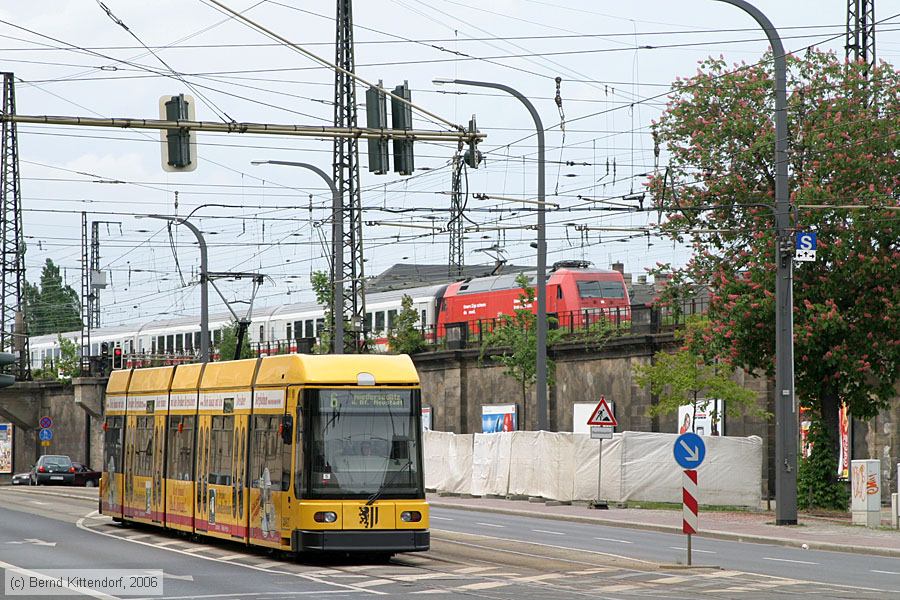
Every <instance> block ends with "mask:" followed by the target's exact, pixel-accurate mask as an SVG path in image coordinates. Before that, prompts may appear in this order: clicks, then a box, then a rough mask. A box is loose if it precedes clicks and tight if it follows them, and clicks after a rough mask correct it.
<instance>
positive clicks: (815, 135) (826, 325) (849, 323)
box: [649, 51, 900, 484]
mask: <svg viewBox="0 0 900 600" xmlns="http://www.w3.org/2000/svg"><path fill="white" fill-rule="evenodd" d="M737 67H738V68H735V69H732V68H730V67H728V66H727V65H726V64H725V62H724V61H722V60H719V59H709V60H707V61H705V62H703V63H702V64H701V65H700V69H699V70H698V72H697V74H696V75H694V76H693V77H690V78H688V79H686V80H678V81H676V82H675V84H674V87H675V91H674V93H673V94H672V96H671V98H670V102H669V103H668V105H667V109H666V111H665V112H664V114H663V116H662V118H661V120H660V122H659V123H657V124H654V136H655V139H656V141H657V142H658V143H659V144H660V145H664V146H665V147H666V149H667V150H668V153H669V167H668V169H667V170H666V172H665V173H662V172H661V173H659V174H658V175H656V176H653V177H651V179H650V181H649V189H650V191H651V193H652V196H653V199H654V202H655V205H656V208H658V209H659V210H660V211H661V212H662V213H663V214H664V215H665V216H666V217H667V219H666V222H665V224H664V225H663V227H664V230H665V231H666V232H667V233H668V234H669V235H670V236H671V237H673V238H675V239H678V240H683V241H688V242H691V243H693V245H694V249H695V252H694V256H693V258H692V260H691V261H690V263H689V264H688V265H687V266H686V268H685V272H686V273H687V276H688V278H689V279H690V280H692V281H694V282H697V283H700V284H704V285H708V286H709V287H710V289H711V292H712V295H711V298H710V302H711V304H710V310H709V315H710V318H711V321H712V324H713V326H712V328H711V329H710V330H708V331H705V332H703V333H702V334H701V335H702V336H703V337H702V340H701V341H702V342H704V343H706V344H707V345H711V346H716V347H718V348H721V349H722V352H721V356H720V358H722V359H725V360H727V361H729V362H731V363H732V364H734V365H740V366H743V367H745V368H747V369H748V370H752V371H757V372H762V373H765V374H768V375H772V374H773V373H774V354H775V347H774V340H775V298H774V289H775V267H774V249H775V243H776V240H775V233H774V227H773V209H772V204H773V202H774V188H775V180H774V157H773V150H772V148H773V140H774V125H773V123H772V120H771V119H772V113H773V109H772V94H773V77H772V73H771V69H772V62H771V60H764V61H761V62H760V63H759V64H756V65H749V66H748V65H739V66H737ZM788 69H789V75H788V93H789V100H788V122H789V135H790V139H789V143H790V148H791V150H790V162H791V164H790V169H791V173H792V177H791V180H790V183H789V186H790V197H791V202H792V204H793V205H794V207H795V209H796V210H795V211H793V212H792V215H791V217H792V220H793V223H792V225H791V226H792V228H794V229H795V230H810V231H817V232H818V241H819V244H818V246H819V247H818V257H817V258H818V260H817V261H816V262H813V263H805V264H802V265H799V266H798V267H797V268H796V269H795V270H794V307H795V308H794V317H793V318H794V338H795V341H794V344H795V347H794V356H795V368H796V392H797V395H798V399H799V401H800V402H801V403H802V404H803V405H804V406H806V407H808V408H810V409H812V410H813V412H814V413H815V414H818V415H819V418H820V419H821V421H822V426H823V428H824V430H825V431H827V433H828V437H827V438H823V440H825V443H820V444H816V445H815V446H814V451H815V452H823V453H825V457H824V459H823V460H826V461H828V463H829V464H830V465H832V468H830V469H828V470H827V473H828V475H827V476H828V481H829V482H830V483H832V484H834V483H835V479H836V473H837V469H836V464H837V440H838V439H839V437H838V405H839V403H840V402H844V403H846V404H847V405H848V407H849V409H850V412H851V413H852V414H853V415H854V416H855V417H857V418H860V419H868V418H871V417H873V416H874V415H876V414H877V412H878V411H879V410H880V409H882V408H884V407H885V406H886V405H887V403H888V402H889V401H890V399H891V398H892V397H893V396H894V395H895V387H894V386H895V384H896V382H897V380H898V375H900V275H898V273H900V270H898V269H897V264H900V245H898V240H900V235H898V227H897V224H896V223H897V214H896V211H894V210H890V208H892V207H893V208H896V207H897V206H898V204H900V185H898V184H900V161H898V160H897V154H896V150H897V147H898V143H900V142H898V135H900V112H898V111H897V110H896V107H897V106H898V105H900V73H898V72H897V71H896V70H895V69H894V67H893V66H892V65H890V64H887V63H882V64H880V65H878V66H877V67H876V68H874V69H873V70H871V71H870V72H869V74H868V78H866V77H865V76H864V71H865V69H866V67H865V65H862V64H849V65H845V64H844V63H843V62H841V61H838V60H837V59H836V58H835V56H834V55H833V54H830V53H824V52H818V51H810V52H808V53H807V54H806V55H804V56H803V57H797V56H788ZM804 205H806V206H816V207H819V208H804ZM821 207H825V208H821ZM844 207H851V208H844ZM698 230H702V231H703V233H700V232H697V231H698ZM710 230H712V231H713V233H709V231H710ZM714 340H715V341H714Z"/></svg>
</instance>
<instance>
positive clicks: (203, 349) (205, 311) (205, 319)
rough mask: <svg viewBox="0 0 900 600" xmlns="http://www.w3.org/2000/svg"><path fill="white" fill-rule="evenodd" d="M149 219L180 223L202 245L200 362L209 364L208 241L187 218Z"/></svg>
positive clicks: (149, 216) (158, 216)
mask: <svg viewBox="0 0 900 600" xmlns="http://www.w3.org/2000/svg"><path fill="white" fill-rule="evenodd" d="M147 218H149V219H160V220H162V221H171V222H173V223H180V224H181V225H184V226H185V227H187V228H188V229H190V230H191V231H192V232H193V234H194V237H196V238H197V243H198V244H200V362H201V363H206V362H209V274H208V269H207V260H206V258H207V257H206V240H205V239H203V234H202V233H200V230H199V229H197V227H196V226H195V225H194V224H193V223H191V222H190V221H188V220H187V219H186V218H181V217H167V216H165V215H147Z"/></svg>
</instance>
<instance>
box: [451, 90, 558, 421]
mask: <svg viewBox="0 0 900 600" xmlns="http://www.w3.org/2000/svg"><path fill="white" fill-rule="evenodd" d="M434 83H436V84H443V83H455V84H457V85H468V86H473V87H484V88H492V89H495V90H501V91H503V92H506V93H508V94H512V95H513V96H515V97H516V98H517V99H518V100H519V102H521V103H522V104H524V105H525V108H527V109H528V112H529V113H531V118H532V119H534V127H535V129H536V131H537V147H538V159H537V160H538V179H537V186H538V201H537V205H538V209H537V304H538V306H537V357H536V363H537V364H536V382H535V387H536V390H535V391H536V396H537V411H538V429H548V422H547V230H546V221H545V216H546V215H545V213H546V204H545V202H544V186H545V182H544V125H543V123H541V117H540V115H539V114H538V112H537V110H536V109H535V108H534V105H533V104H532V103H531V101H529V100H528V98H526V97H525V96H523V95H522V94H521V93H520V92H519V91H518V90H514V89H513V88H511V87H509V86H507V85H503V84H500V83H491V82H487V81H470V80H466V79H435V80H434Z"/></svg>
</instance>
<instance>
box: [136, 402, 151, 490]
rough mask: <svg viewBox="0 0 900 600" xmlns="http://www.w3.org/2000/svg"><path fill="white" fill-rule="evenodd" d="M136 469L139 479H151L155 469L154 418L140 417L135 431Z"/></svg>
mask: <svg viewBox="0 0 900 600" xmlns="http://www.w3.org/2000/svg"><path fill="white" fill-rule="evenodd" d="M133 466H134V469H133V473H134V474H135V475H137V476H139V477H150V475H151V472H152V469H153V417H152V416H147V417H138V418H137V426H136V427H135V430H134V465H133Z"/></svg>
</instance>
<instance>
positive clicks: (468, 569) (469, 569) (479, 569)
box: [453, 567, 500, 573]
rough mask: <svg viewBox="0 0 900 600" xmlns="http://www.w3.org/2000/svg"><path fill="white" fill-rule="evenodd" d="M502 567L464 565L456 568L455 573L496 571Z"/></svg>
mask: <svg viewBox="0 0 900 600" xmlns="http://www.w3.org/2000/svg"><path fill="white" fill-rule="evenodd" d="M499 568H500V567H464V568H462V569H456V570H454V571H453V572H454V573H483V572H485V571H496V570H497V569H499Z"/></svg>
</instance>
